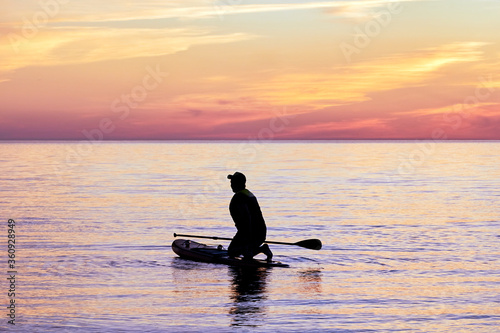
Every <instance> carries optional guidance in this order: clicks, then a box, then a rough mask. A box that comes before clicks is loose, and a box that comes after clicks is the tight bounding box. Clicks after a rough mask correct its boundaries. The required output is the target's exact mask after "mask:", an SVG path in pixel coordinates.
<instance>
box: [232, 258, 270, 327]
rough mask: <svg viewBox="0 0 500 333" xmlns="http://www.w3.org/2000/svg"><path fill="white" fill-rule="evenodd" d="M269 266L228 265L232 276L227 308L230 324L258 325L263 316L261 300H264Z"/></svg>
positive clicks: (263, 309)
mask: <svg viewBox="0 0 500 333" xmlns="http://www.w3.org/2000/svg"><path fill="white" fill-rule="evenodd" d="M269 271H270V270H269V268H264V267H259V268H242V267H230V268H229V274H230V276H231V277H232V285H231V292H232V294H231V300H232V301H233V305H232V307H231V308H230V310H229V314H230V315H231V326H245V327H258V326H260V325H259V323H261V322H262V320H263V318H264V316H265V308H264V307H263V304H262V302H263V301H264V300H266V298H267V296H266V279H267V276H268V274H269Z"/></svg>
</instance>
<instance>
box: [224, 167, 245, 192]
mask: <svg viewBox="0 0 500 333" xmlns="http://www.w3.org/2000/svg"><path fill="white" fill-rule="evenodd" d="M227 179H231V189H232V190H233V192H234V193H236V192H238V191H241V190H244V189H245V187H246V182H247V178H246V177H245V175H244V174H242V173H241V172H235V173H234V174H232V175H228V176H227Z"/></svg>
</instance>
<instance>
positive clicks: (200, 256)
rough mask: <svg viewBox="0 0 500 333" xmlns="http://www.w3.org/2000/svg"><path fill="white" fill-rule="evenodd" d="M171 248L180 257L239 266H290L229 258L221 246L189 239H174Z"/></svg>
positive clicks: (272, 262) (277, 262)
mask: <svg viewBox="0 0 500 333" xmlns="http://www.w3.org/2000/svg"><path fill="white" fill-rule="evenodd" d="M172 250H173V251H174V252H175V253H176V254H177V255H178V256H179V257H181V258H183V259H188V260H193V261H201V262H209V263H216V264H225V265H230V266H239V267H290V266H289V265H287V264H283V263H281V262H279V261H267V260H261V259H251V260H244V259H243V258H230V257H229V256H228V255H227V250H225V249H223V248H222V246H220V245H219V246H210V245H206V244H202V243H198V242H195V241H192V240H189V239H176V240H174V241H173V243H172Z"/></svg>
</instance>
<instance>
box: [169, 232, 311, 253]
mask: <svg viewBox="0 0 500 333" xmlns="http://www.w3.org/2000/svg"><path fill="white" fill-rule="evenodd" d="M177 236H181V237H192V238H206V239H213V240H218V239H221V240H229V241H230V240H233V239H232V238H225V237H217V236H197V235H183V234H176V233H174V237H177ZM264 243H269V244H281V245H297V246H301V247H305V248H308V249H312V250H319V249H320V248H321V241H320V240H319V239H307V240H304V241H300V242H296V243H287V242H275V241H268V240H266V241H264Z"/></svg>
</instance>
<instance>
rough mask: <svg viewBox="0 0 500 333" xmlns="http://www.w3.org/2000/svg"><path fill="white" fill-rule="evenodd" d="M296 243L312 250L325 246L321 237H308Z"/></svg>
mask: <svg viewBox="0 0 500 333" xmlns="http://www.w3.org/2000/svg"><path fill="white" fill-rule="evenodd" d="M295 245H297V246H301V247H304V248H306V249H310V250H321V247H322V246H323V245H322V244H321V241H320V240H319V239H306V240H303V241H300V242H297V243H295Z"/></svg>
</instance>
